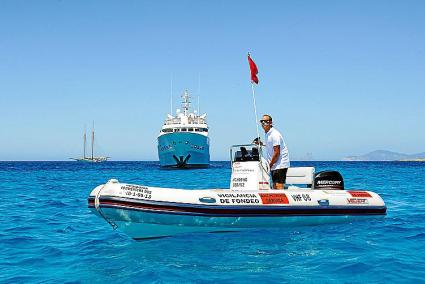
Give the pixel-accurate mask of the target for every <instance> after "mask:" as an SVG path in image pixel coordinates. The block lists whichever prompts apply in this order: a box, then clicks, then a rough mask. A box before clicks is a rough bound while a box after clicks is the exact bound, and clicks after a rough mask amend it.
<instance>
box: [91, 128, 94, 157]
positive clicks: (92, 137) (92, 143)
mask: <svg viewBox="0 0 425 284" xmlns="http://www.w3.org/2000/svg"><path fill="white" fill-rule="evenodd" d="M93 145H94V121H93V127H92V131H91V159H92V160H93Z"/></svg>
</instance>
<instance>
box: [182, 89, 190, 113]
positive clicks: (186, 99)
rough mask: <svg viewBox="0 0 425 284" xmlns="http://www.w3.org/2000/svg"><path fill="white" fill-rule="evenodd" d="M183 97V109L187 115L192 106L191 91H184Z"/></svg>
mask: <svg viewBox="0 0 425 284" xmlns="http://www.w3.org/2000/svg"><path fill="white" fill-rule="evenodd" d="M182 98H183V102H182V108H183V111H184V115H185V116H187V113H188V111H189V107H190V101H189V99H190V96H189V93H188V92H187V90H186V91H184V94H183V96H182Z"/></svg>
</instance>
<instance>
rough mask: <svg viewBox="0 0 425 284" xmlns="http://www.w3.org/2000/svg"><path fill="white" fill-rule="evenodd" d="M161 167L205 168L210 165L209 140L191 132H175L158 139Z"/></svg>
mask: <svg viewBox="0 0 425 284" xmlns="http://www.w3.org/2000/svg"><path fill="white" fill-rule="evenodd" d="M158 157H159V164H160V166H161V167H175V168H205V167H208V166H209V163H210V151H209V138H208V137H207V136H204V135H202V134H198V133H192V132H186V133H185V132H175V133H169V134H164V135H161V136H159V137H158Z"/></svg>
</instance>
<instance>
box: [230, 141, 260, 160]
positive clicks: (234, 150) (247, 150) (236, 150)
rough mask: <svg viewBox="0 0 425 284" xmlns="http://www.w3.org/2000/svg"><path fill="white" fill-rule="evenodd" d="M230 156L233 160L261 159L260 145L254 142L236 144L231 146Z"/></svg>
mask: <svg viewBox="0 0 425 284" xmlns="http://www.w3.org/2000/svg"><path fill="white" fill-rule="evenodd" d="M230 158H231V161H232V162H247V161H259V160H260V152H259V147H258V146H257V145H253V144H247V145H234V146H232V147H231V148H230Z"/></svg>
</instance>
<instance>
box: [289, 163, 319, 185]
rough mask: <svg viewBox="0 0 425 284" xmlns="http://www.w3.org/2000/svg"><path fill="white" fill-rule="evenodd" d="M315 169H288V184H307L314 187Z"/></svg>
mask: <svg viewBox="0 0 425 284" xmlns="http://www.w3.org/2000/svg"><path fill="white" fill-rule="evenodd" d="M314 171H315V169H314V167H294V168H288V172H287V173H286V184H305V185H307V187H312V185H313V183H314Z"/></svg>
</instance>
